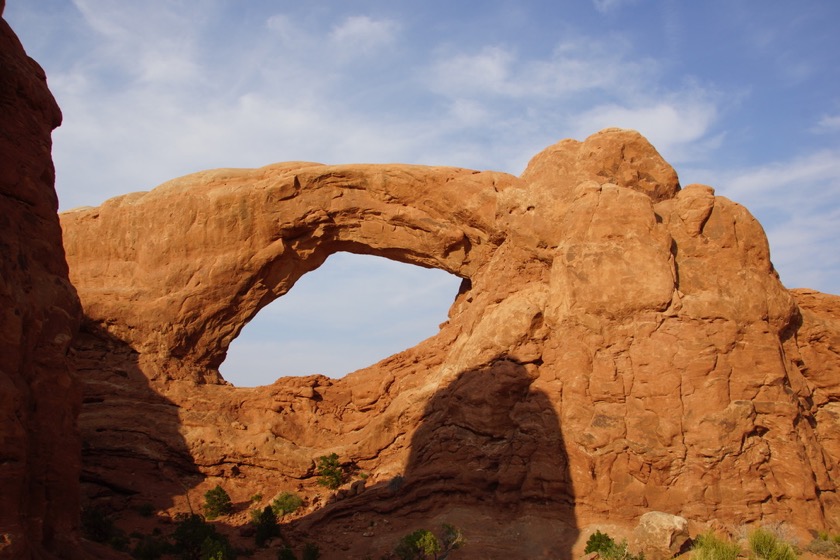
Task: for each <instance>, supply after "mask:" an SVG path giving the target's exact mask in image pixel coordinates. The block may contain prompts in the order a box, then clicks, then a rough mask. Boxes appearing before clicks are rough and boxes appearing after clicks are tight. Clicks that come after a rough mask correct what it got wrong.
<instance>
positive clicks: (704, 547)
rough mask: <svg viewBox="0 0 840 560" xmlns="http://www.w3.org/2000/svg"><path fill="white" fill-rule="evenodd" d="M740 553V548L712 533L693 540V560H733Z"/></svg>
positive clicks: (709, 532)
mask: <svg viewBox="0 0 840 560" xmlns="http://www.w3.org/2000/svg"><path fill="white" fill-rule="evenodd" d="M740 553H741V547H740V546H738V544H737V543H734V542H732V541H730V540H728V539H722V538H720V537H718V536H717V535H715V534H714V533H713V532H712V531H708V532H706V533H703V534H702V535H700V536H698V537H697V538H696V539H695V540H694V555H693V556H692V558H693V559H694V560H735V559H736V558H738V555H739V554H740Z"/></svg>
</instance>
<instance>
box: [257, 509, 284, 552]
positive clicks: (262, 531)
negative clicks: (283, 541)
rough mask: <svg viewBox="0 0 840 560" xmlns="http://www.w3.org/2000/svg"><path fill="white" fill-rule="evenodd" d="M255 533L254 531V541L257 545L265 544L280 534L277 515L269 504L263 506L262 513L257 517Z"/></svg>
mask: <svg viewBox="0 0 840 560" xmlns="http://www.w3.org/2000/svg"><path fill="white" fill-rule="evenodd" d="M255 525H256V533H254V541H255V542H256V543H257V546H259V547H263V546H265V545H266V544H267V543H268V541H269V540H271V539H273V538H274V537H279V536H280V526H279V525H277V516H276V515H275V514H274V510H273V509H271V506H265V508H263V510H262V513H260V514H259V516H258V517H257V522H256V524H255Z"/></svg>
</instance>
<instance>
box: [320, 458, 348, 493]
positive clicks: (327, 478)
mask: <svg viewBox="0 0 840 560" xmlns="http://www.w3.org/2000/svg"><path fill="white" fill-rule="evenodd" d="M317 467H318V469H317V473H316V474H317V475H318V484H320V485H321V486H326V487H327V488H329V489H330V490H336V489H337V488H338V487H339V486H341V484H342V483H343V482H344V469H343V468H342V467H341V463H339V462H338V455H337V454H336V453H330V454H329V455H321V456H320V457H318V461H317Z"/></svg>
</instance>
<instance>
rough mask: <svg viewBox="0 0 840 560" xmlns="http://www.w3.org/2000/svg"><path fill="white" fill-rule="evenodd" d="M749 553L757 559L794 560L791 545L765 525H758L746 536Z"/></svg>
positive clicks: (793, 551) (795, 555)
mask: <svg viewBox="0 0 840 560" xmlns="http://www.w3.org/2000/svg"><path fill="white" fill-rule="evenodd" d="M747 541H748V542H749V544H750V553H751V554H750V555H751V556H752V557H753V558H755V559H757V560H796V558H797V554H796V550H795V549H794V548H793V546H792V545H791V544H790V543H788V542H785V541H784V540H783V539H781V538H780V537H778V536H777V535H776V534H774V533H773V532H772V531H771V530H769V529H767V528H765V527H759V528H758V529H755V530H754V531H752V532H751V533H750V534H749V536H748V537H747Z"/></svg>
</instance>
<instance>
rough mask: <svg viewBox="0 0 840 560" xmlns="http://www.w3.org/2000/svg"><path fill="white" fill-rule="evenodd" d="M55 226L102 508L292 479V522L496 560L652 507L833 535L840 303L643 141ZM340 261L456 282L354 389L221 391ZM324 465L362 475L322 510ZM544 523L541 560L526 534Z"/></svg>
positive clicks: (267, 182)
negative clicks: (445, 529) (445, 316)
mask: <svg viewBox="0 0 840 560" xmlns="http://www.w3.org/2000/svg"><path fill="white" fill-rule="evenodd" d="M62 227H63V229H64V236H65V237H64V239H65V248H66V251H67V258H68V262H69V263H70V272H71V280H72V282H73V284H74V285H75V286H76V288H77V289H78V292H79V295H80V298H81V301H82V304H83V307H84V312H85V315H86V317H87V319H86V325H85V327H84V331H85V332H84V333H83V335H82V336H81V337H79V338H78V340H77V341H76V343H75V345H74V346H75V354H74V356H75V357H74V360H75V362H74V364H75V365H74V367H75V368H76V369H77V370H78V372H79V374H80V376H81V377H82V380H83V384H84V393H85V404H84V406H83V409H82V413H81V416H80V427H81V431H82V434H83V440H84V459H83V462H84V467H83V470H84V472H83V480H84V481H85V482H86V492H87V494H88V496H90V497H100V498H102V497H106V498H107V499H108V500H110V501H111V505H112V507H116V508H120V507H122V508H127V507H129V506H130V505H131V504H135V503H137V502H138V501H142V500H145V501H152V502H154V504H155V505H156V506H157V507H158V508H179V507H180V508H184V507H185V506H186V504H185V503H184V501H183V496H184V495H185V494H189V493H192V496H193V501H195V499H196V497H197V496H199V495H200V494H201V492H202V491H203V490H204V489H206V488H207V485H208V484H209V483H212V484H215V482H217V481H219V480H224V481H226V484H228V487H229V490H230V491H231V494H232V495H233V496H234V498H235V499H237V500H242V501H245V500H247V497H248V496H250V495H251V494H252V493H254V492H255V491H260V490H263V489H266V488H268V489H277V490H280V489H294V488H298V489H299V490H300V491H301V492H304V493H308V495H310V497H312V500H313V502H315V501H316V500H319V499H320V500H321V502H320V504H319V505H318V507H316V506H314V505H313V507H312V510H313V511H312V513H311V515H309V516H308V517H307V518H305V519H304V520H302V521H301V523H300V527H302V528H304V529H308V530H312V529H313V528H321V529H323V528H329V527H340V526H342V525H341V524H342V523H348V521H347V520H348V519H357V517H358V516H359V515H371V516H376V515H389V516H394V515H397V514H399V515H402V516H406V517H410V518H414V519H439V518H442V517H441V516H443V518H446V517H447V516H448V518H449V519H453V518H458V519H461V520H464V521H463V522H464V523H467V524H468V523H470V520H480V521H478V522H475V523H474V525H475V526H476V531H478V532H481V531H483V533H482V534H474V535H473V541H472V542H473V543H474V546H476V547H477V548H476V550H485V551H494V552H493V554H496V553H498V554H502V553H504V554H507V555H508V557H520V556H521V557H526V556H527V555H528V554H531V555H532V556H536V555H537V554H538V553H539V551H542V553H546V554H548V553H552V552H551V551H554V552H555V553H556V552H557V550H555V548H556V547H560V546H561V545H560V544H558V543H566V544H563V545H562V546H564V547H567V546H568V542H571V541H574V539H575V538H576V535H577V532H578V531H579V530H580V529H581V528H583V527H585V526H589V525H591V524H593V523H614V524H618V525H622V524H624V525H626V524H630V523H633V522H634V521H635V520H636V519H638V517H639V516H640V515H642V514H643V513H644V512H646V511H649V510H661V511H666V512H669V513H674V514H679V515H683V516H685V517H687V518H689V519H691V520H696V521H704V522H705V521H711V520H717V521H718V522H720V523H723V524H729V525H733V526H735V525H740V524H743V523H750V522H755V521H758V520H764V521H785V522H789V523H792V524H794V525H795V526H797V527H798V528H799V529H806V528H827V529H830V530H833V531H837V530H840V507H838V503H837V489H836V486H835V482H834V481H836V480H840V470H838V460H840V440H838V438H837V436H836V434H837V433H839V432H838V429H837V428H838V422H839V421H840V420H838V418H840V409H838V408H837V406H836V403H837V401H838V391H840V359H838V348H840V343H838V336H840V335H838V333H840V328H839V327H838V321H839V320H840V299H838V298H837V297H835V296H828V295H825V294H817V293H813V292H808V291H799V292H794V293H791V292H789V291H788V290H786V289H785V288H784V287H783V286H782V285H781V283H780V282H779V279H778V277H777V275H776V273H775V271H774V270H773V266H772V264H771V262H770V254H769V248H768V244H767V240H766V237H765V235H764V232H763V230H762V228H761V226H760V225H759V224H758V223H757V222H756V220H755V219H754V218H753V217H752V216H751V215H750V214H749V212H748V211H747V210H746V209H745V208H743V207H742V206H740V205H738V204H736V203H733V202H732V201H730V200H727V199H726V198H723V197H719V196H715V193H714V190H713V189H712V188H710V187H707V186H703V185H689V186H687V187H686V188H683V189H681V188H680V185H679V183H678V179H677V175H676V173H675V172H674V170H673V169H672V168H671V167H670V166H669V165H668V164H667V163H666V162H665V161H663V159H662V158H661V157H660V156H659V154H658V153H657V152H656V150H655V149H654V148H653V147H652V146H650V145H649V144H648V142H647V141H646V140H645V139H644V138H642V137H641V136H640V135H639V134H638V133H635V132H632V131H625V130H618V129H609V130H605V131H602V132H600V133H598V134H595V135H593V136H591V137H590V138H588V139H587V140H586V141H584V142H577V141H572V140H564V141H562V142H560V143H558V144H556V145H554V146H551V147H549V148H547V149H546V150H544V151H543V152H541V153H540V154H538V155H536V156H535V157H534V159H533V160H532V161H531V162H530V164H529V165H528V168H527V169H526V170H525V172H524V173H523V174H522V175H521V176H520V177H514V176H511V175H508V174H504V173H497V172H479V171H472V170H467V169H456V168H445V167H421V166H411V165H338V166H326V165H320V164H315V163H304V162H292V163H282V164H275V165H270V166H267V167H264V168H260V169H218V170H213V171H206V172H201V173H196V174H194V175H189V176H187V177H182V178H180V179H176V180H173V181H170V182H168V183H166V184H164V185H161V186H159V187H157V188H156V189H154V190H152V191H150V192H147V193H135V194H130V195H126V196H123V197H118V198H115V199H112V200H109V201H107V202H105V203H104V204H103V205H101V206H100V207H98V208H87V209H79V210H76V211H72V212H68V213H65V214H63V215H62ZM338 251H348V252H353V253H362V254H372V255H379V256H383V257H387V258H390V259H394V260H398V261H401V262H405V263H410V264H415V265H419V266H426V267H435V268H439V269H442V270H446V271H448V272H450V273H452V274H454V275H457V276H459V277H461V278H463V283H462V289H461V291H460V293H459V294H458V296H457V298H456V300H455V301H454V303H453V305H452V307H451V310H450V315H449V320H448V321H447V322H446V323H445V324H444V325H442V326H441V329H440V332H439V333H438V334H437V335H436V336H434V337H432V338H430V339H428V340H426V341H424V342H422V343H420V344H418V345H417V346H416V347H414V348H411V349H408V350H406V351H404V352H402V353H400V354H397V355H395V356H393V357H391V358H388V359H386V360H383V361H382V362H380V363H378V364H375V365H373V366H371V367H369V368H366V369H364V370H361V371H357V372H353V373H351V374H350V375H348V376H346V377H345V378H343V379H339V380H333V379H328V378H325V377H322V376H317V375H313V376H310V377H301V378H281V379H278V380H277V382H275V383H274V384H272V385H270V386H266V387H259V388H236V387H233V386H231V385H229V384H226V383H225V382H224V380H222V379H221V377H220V376H219V374H218V371H217V368H218V366H219V364H221V363H222V361H223V360H224V357H225V352H226V349H227V348H228V346H229V344H230V343H231V341H232V340H233V339H234V338H235V337H236V335H237V334H238V333H239V332H240V330H241V329H242V327H243V325H244V324H245V323H246V322H247V321H248V320H249V319H250V318H252V317H253V316H254V315H255V314H256V313H258V312H259V310H260V309H261V308H263V307H264V306H265V305H267V304H269V303H270V302H271V301H273V300H274V299H276V298H278V297H281V296H282V295H283V294H285V293H286V292H287V291H288V290H289V289H290V288H291V287H292V286H293V285H294V283H295V282H296V281H297V280H298V279H299V278H300V277H301V276H302V275H304V274H306V273H307V272H309V271H312V270H314V269H315V268H317V267H318V266H320V265H321V264H322V263H323V262H324V261H325V259H326V258H327V257H328V256H329V255H330V254H333V253H335V252H338ZM278 367H279V368H280V369H282V364H279V365H278ZM331 452H336V453H338V455H339V456H340V457H341V458H342V460H343V461H344V462H345V463H346V465H348V466H349V467H352V468H355V469H358V470H361V471H364V472H367V473H370V478H369V479H368V480H367V481H366V485H367V488H368V489H367V490H365V491H364V492H362V493H361V494H358V495H354V496H351V497H348V498H346V499H344V500H341V501H339V502H335V503H330V504H329V505H327V506H326V507H320V506H321V505H324V501H325V500H328V499H330V498H327V497H324V496H321V497H320V498H315V497H313V495H314V493H315V490H314V488H315V486H314V484H313V483H312V475H313V458H315V457H317V456H320V455H324V454H328V453H331ZM207 477H209V478H207ZM205 479H206V480H205ZM208 481H209V482H208ZM394 481H398V482H399V484H395V483H394ZM268 491H270V490H268ZM534 520H543V521H545V520H550V521H551V522H550V523H548V524H546V523H543V524H540V523H538V522H537V521H534ZM526 521H527V522H526ZM371 523H373V521H371ZM494 524H496V525H494ZM494 527H495V528H494ZM528 527H532V528H533V527H540V529H539V530H533V529H532V534H530V533H529V536H528V542H529V543H531V544H532V545H533V547H535V548H533V549H532V550H530V551H529V552H528V554H525V553H524V552H523V551H522V549H517V548H515V546H524V545H522V539H520V538H514V537H512V536H511V535H513V533H511V532H510V531H513V530H514V528H515V530H516V531H520V530H521V531H524V532H527V531H528V530H529V529H528ZM482 528H483V529H482ZM543 529H545V530H543ZM506 531H507V532H506ZM494 532H495V533H497V534H494ZM502 533H504V538H502V537H503V535H502ZM322 534H323V533H322ZM327 534H335V532H334V531H332V532H328V533H327ZM516 534H520V533H516ZM523 534H524V533H523ZM497 537H498V538H497ZM348 538H349V537H348ZM505 539H506V540H505ZM328 542H329V541H328ZM505 542H506V543H507V545H505V544H504V543H505ZM366 543H367V544H366V545H364V546H366V547H367V549H368V550H371V551H376V550H378V548H377V547H380V548H381V547H384V546H385V545H386V541H385V536H384V535H380V534H379V533H376V534H374V533H371V535H370V536H369V539H368V540H367V541H366ZM511 543H513V544H511ZM336 546H338V543H336ZM346 546H347V545H346V543H345V547H346ZM359 546H362V545H359ZM482 546H483V547H484V548H483V549H482V548H481V547H482ZM505 546H507V547H508V548H507V549H505ZM511 547H514V548H511ZM552 547H555V548H552ZM353 550H357V551H361V550H365V549H364V548H359V549H353ZM564 550H565V553H568V549H567V548H566V549H564ZM561 553H563V551H561ZM517 554H519V556H517Z"/></svg>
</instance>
